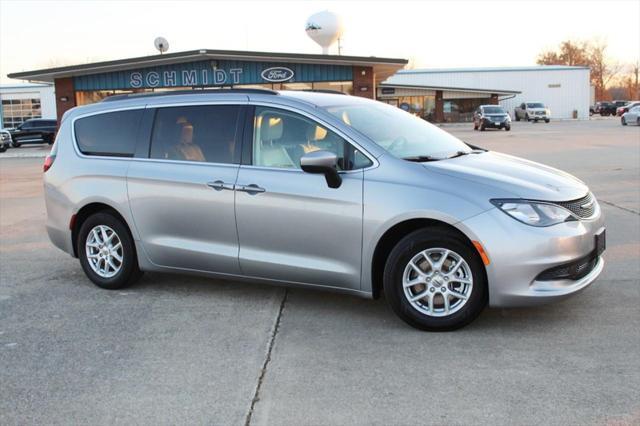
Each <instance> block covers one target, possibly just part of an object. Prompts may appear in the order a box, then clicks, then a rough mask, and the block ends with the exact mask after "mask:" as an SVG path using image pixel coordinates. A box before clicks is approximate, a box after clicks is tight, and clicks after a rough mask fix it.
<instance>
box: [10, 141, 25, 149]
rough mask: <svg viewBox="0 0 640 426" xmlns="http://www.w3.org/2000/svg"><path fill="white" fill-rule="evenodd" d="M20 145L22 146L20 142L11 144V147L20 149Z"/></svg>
mask: <svg viewBox="0 0 640 426" xmlns="http://www.w3.org/2000/svg"><path fill="white" fill-rule="evenodd" d="M20 145H22V144H21V143H20V142H11V146H12V147H14V148H20Z"/></svg>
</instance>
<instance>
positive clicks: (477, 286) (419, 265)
mask: <svg viewBox="0 0 640 426" xmlns="http://www.w3.org/2000/svg"><path fill="white" fill-rule="evenodd" d="M384 293H385V297H386V298H387V300H388V301H389V303H390V305H391V308H392V309H393V311H394V312H395V313H396V314H397V315H398V316H399V317H400V318H401V319H402V320H403V321H405V322H406V323H407V324H409V325H411V326H413V327H415V328H418V329H421V330H428V331H448V330H455V329H457V328H460V327H463V326H465V325H467V324H468V323H470V322H471V321H473V320H474V319H475V318H476V317H477V316H478V315H479V314H480V312H482V310H483V308H484V307H485V305H486V304H487V295H488V293H487V282H486V277H485V272H484V267H483V265H482V260H481V258H480V256H479V254H478V252H477V251H476V250H475V248H474V247H473V246H471V245H470V244H469V243H468V242H467V241H465V240H464V239H463V238H462V237H461V236H460V235H458V234H457V233H456V232H453V231H450V230H447V229H443V228H428V229H422V230H418V231H415V232H413V233H411V234H409V235H407V236H406V237H404V238H403V239H402V240H401V241H400V242H399V243H398V244H397V245H396V246H395V247H394V249H393V250H392V251H391V254H390V255H389V257H388V259H387V263H386V266H385V270H384Z"/></svg>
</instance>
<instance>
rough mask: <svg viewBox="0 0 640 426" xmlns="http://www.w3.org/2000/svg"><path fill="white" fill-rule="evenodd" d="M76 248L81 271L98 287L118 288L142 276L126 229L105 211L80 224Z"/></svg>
mask: <svg viewBox="0 0 640 426" xmlns="http://www.w3.org/2000/svg"><path fill="white" fill-rule="evenodd" d="M76 247H77V253H78V258H79V259H80V264H81V265H82V269H83V270H84V272H85V274H86V275H87V277H89V279H90V280H91V281H93V283H94V284H95V285H97V286H98V287H102V288H105V289H108V290H116V289H120V288H123V287H126V286H128V285H131V284H133V283H134V282H136V281H137V280H138V279H139V278H140V276H141V275H142V272H141V271H140V269H139V268H138V261H137V258H136V252H135V245H134V243H133V239H132V238H131V235H130V234H129V229H128V228H127V226H126V225H125V224H124V223H122V221H121V220H120V219H119V218H117V217H116V216H114V215H112V214H110V213H108V212H99V213H95V214H93V215H91V216H89V217H88V218H87V219H86V220H85V221H84V223H83V224H82V226H81V227H80V232H78V240H77V241H76Z"/></svg>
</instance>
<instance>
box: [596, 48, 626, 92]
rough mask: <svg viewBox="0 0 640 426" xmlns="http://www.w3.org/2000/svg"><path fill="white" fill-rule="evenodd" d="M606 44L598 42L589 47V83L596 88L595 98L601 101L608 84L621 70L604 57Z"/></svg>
mask: <svg viewBox="0 0 640 426" xmlns="http://www.w3.org/2000/svg"><path fill="white" fill-rule="evenodd" d="M606 50H607V44H606V43H605V42H602V41H599V42H595V43H591V45H590V46H589V66H590V67H591V82H592V83H593V85H594V86H595V87H596V98H597V99H602V98H603V97H604V96H605V90H606V88H607V86H608V85H609V83H610V82H611V81H612V80H613V78H614V77H616V76H617V75H618V74H619V73H620V71H621V70H622V68H623V65H622V64H620V63H618V62H613V61H611V60H608V59H607V57H606V54H605V52H606Z"/></svg>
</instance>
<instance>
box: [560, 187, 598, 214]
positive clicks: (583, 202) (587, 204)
mask: <svg viewBox="0 0 640 426" xmlns="http://www.w3.org/2000/svg"><path fill="white" fill-rule="evenodd" d="M596 203H597V201H596V199H595V198H594V197H593V194H592V193H590V192H589V193H588V194H587V195H586V196H585V197H582V198H580V199H578V200H573V201H559V202H558V201H555V202H554V204H557V205H559V206H561V207H564V208H565V209H567V210H569V211H570V212H571V213H573V214H574V215H576V216H578V217H579V218H581V219H586V218H589V217H591V216H593V214H594V212H595V211H596Z"/></svg>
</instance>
